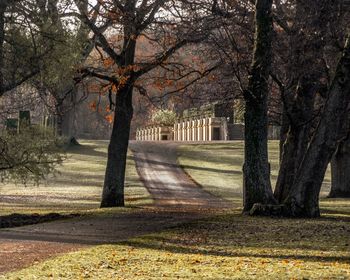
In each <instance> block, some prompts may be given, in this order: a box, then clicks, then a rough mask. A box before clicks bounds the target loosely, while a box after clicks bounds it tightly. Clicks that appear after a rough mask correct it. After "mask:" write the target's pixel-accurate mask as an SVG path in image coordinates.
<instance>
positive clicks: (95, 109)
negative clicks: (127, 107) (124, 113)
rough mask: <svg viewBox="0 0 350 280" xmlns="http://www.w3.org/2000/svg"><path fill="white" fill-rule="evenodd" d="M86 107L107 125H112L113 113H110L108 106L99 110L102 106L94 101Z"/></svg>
mask: <svg viewBox="0 0 350 280" xmlns="http://www.w3.org/2000/svg"><path fill="white" fill-rule="evenodd" d="M88 107H89V109H90V110H91V111H93V112H97V113H99V114H100V115H101V116H102V117H103V118H104V119H105V120H106V121H107V122H108V123H110V124H111V123H113V119H114V113H113V112H112V111H111V109H110V106H109V105H107V106H106V107H105V109H104V110H103V109H102V108H101V107H102V106H101V105H100V104H98V103H97V101H96V100H93V101H91V102H90V103H89V104H88Z"/></svg>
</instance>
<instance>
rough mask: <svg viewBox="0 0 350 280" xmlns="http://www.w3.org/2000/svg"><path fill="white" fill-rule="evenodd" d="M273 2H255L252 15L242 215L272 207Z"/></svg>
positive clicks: (261, 0) (263, 0)
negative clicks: (270, 86)
mask: <svg viewBox="0 0 350 280" xmlns="http://www.w3.org/2000/svg"><path fill="white" fill-rule="evenodd" d="M271 6H272V0H257V1H256V14H255V26H256V29H255V45H254V55H253V63H252V66H251V76H250V77H249V85H248V89H247V91H246V92H245V94H244V97H245V101H246V107H245V115H244V118H245V159H244V166H243V204H244V209H243V211H244V212H247V211H250V210H251V208H252V207H253V205H254V204H256V203H261V204H273V203H275V199H274V197H273V194H272V188H271V182H270V166H269V162H268V149H267V134H268V119H267V118H268V117H267V97H268V79H269V73H270V67H271V41H272V17H271Z"/></svg>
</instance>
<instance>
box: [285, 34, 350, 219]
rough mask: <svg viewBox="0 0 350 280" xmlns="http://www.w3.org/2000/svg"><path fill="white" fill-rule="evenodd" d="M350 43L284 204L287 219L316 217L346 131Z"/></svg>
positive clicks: (349, 79) (348, 101) (344, 52)
mask: <svg viewBox="0 0 350 280" xmlns="http://www.w3.org/2000/svg"><path fill="white" fill-rule="evenodd" d="M349 105H350V41H349V39H348V40H347V42H346V45H345V49H344V51H343V55H342V58H341V60H340V61H339V63H338V67H337V70H336V74H335V77H334V80H333V83H332V85H331V88H330V90H329V99H328V101H327V103H326V105H325V108H324V112H323V114H322V117H321V119H320V122H319V124H318V127H317V129H316V131H315V134H314V136H313V138H312V140H311V142H310V144H309V147H308V149H307V152H306V154H305V157H304V159H303V161H302V163H301V165H300V168H299V170H298V173H297V175H296V180H295V183H294V185H293V188H292V190H291V192H290V194H289V196H288V197H287V199H286V200H285V201H284V205H285V211H286V213H287V215H289V216H292V217H309V218H312V217H318V216H319V215H320V210H319V193H320V189H321V186H322V182H323V179H324V175H325V172H326V169H327V166H328V163H329V162H330V160H331V158H332V155H333V154H334V152H335V150H336V148H337V144H338V143H339V141H341V140H343V139H345V137H346V135H347V134H348V130H349V123H348V117H347V115H348V113H349V112H348V111H349Z"/></svg>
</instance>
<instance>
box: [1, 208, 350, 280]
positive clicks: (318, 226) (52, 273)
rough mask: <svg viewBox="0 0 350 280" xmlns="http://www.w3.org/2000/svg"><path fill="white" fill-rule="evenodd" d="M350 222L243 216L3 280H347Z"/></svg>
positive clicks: (93, 251)
mask: <svg viewBox="0 0 350 280" xmlns="http://www.w3.org/2000/svg"><path fill="white" fill-rule="evenodd" d="M349 244H350V220H349V219H344V220H342V219H333V218H322V219H314V220H301V219H273V218H261V217H259V218H257V217H249V216H242V215H240V213H239V212H238V211H236V212H235V211H233V212H231V213H228V214H227V213H226V214H222V215H219V216H216V217H214V218H208V219H204V220H201V221H198V222H195V223H191V224H187V225H183V226H181V227H177V228H173V229H170V230H167V231H164V232H161V233H154V234H151V235H146V236H142V237H139V238H135V239H131V240H129V241H127V242H124V243H119V244H114V245H102V246H96V247H92V248H89V249H85V250H82V251H78V252H74V253H70V254H66V255H63V256H60V257H56V258H54V259H51V260H47V261H45V262H43V263H39V264H36V265H34V266H31V267H29V268H26V269H23V270H20V271H16V272H12V273H8V274H6V275H4V276H2V277H1V276H0V279H23V280H30V279H133V280H137V279H350V247H349Z"/></svg>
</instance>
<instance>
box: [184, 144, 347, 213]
mask: <svg viewBox="0 0 350 280" xmlns="http://www.w3.org/2000/svg"><path fill="white" fill-rule="evenodd" d="M243 156H244V143H243V141H235V142H229V143H214V144H199V145H182V146H180V147H179V149H178V162H179V164H180V165H181V166H182V167H183V168H184V170H185V171H186V172H187V173H188V174H189V175H190V176H191V177H192V178H193V179H194V180H195V181H196V182H198V183H199V184H200V185H201V186H202V187H203V188H204V189H205V190H207V191H209V192H211V193H213V194H215V195H218V196H221V197H224V198H226V199H228V200H231V201H232V202H233V203H234V206H236V207H241V206H242V182H243V178H242V165H243ZM269 161H270V164H271V182H272V186H274V185H275V183H276V180H277V175H278V167H279V143H278V141H270V142H269ZM330 183H331V176H330V170H327V173H326V176H325V179H324V182H323V186H322V190H321V206H322V208H323V209H324V210H329V211H328V212H330V211H336V212H341V211H346V212H348V213H349V214H350V201H349V200H342V199H324V198H325V197H326V196H327V194H328V193H329V190H330ZM332 209H333V210H332Z"/></svg>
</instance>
